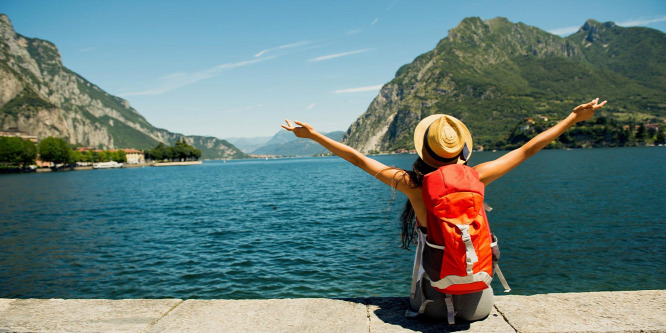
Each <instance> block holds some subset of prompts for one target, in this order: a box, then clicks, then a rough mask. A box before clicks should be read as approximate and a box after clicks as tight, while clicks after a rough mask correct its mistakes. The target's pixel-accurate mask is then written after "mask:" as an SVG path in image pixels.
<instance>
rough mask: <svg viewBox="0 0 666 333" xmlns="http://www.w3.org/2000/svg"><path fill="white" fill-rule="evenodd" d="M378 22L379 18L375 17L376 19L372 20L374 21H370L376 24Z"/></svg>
mask: <svg viewBox="0 0 666 333" xmlns="http://www.w3.org/2000/svg"><path fill="white" fill-rule="evenodd" d="M377 22H379V19H378V18H375V19H374V20H372V23H370V25H375V24H377Z"/></svg>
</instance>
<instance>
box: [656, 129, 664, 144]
mask: <svg viewBox="0 0 666 333" xmlns="http://www.w3.org/2000/svg"><path fill="white" fill-rule="evenodd" d="M654 143H655V144H658V145H663V144H666V135H664V129H662V128H660V129H658V130H657V137H656V138H655V139H654Z"/></svg>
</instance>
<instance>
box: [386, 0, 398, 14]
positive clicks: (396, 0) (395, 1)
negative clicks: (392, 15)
mask: <svg viewBox="0 0 666 333" xmlns="http://www.w3.org/2000/svg"><path fill="white" fill-rule="evenodd" d="M396 3H398V0H393V2H392V3H391V5H390V6H388V8H386V11H387V12H388V11H389V10H391V9H392V8H393V6H395V4H396Z"/></svg>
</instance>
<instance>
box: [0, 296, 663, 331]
mask: <svg viewBox="0 0 666 333" xmlns="http://www.w3.org/2000/svg"><path fill="white" fill-rule="evenodd" d="M408 304H409V300H408V298H406V297H358V298H340V299H335V298H286V299H264V300H252V299H248V300H205V299H189V300H182V299H120V300H108V299H7V298H4V299H3V298H0V332H5V331H9V332H62V331H67V332H91V331H99V332H184V331H196V332H364V333H366V332H450V331H467V332H666V290H639V291H614V292H584V293H559V294H540V295H532V296H520V295H509V296H507V295H499V296H495V305H494V308H493V310H492V312H491V313H490V315H489V316H488V317H487V318H485V319H483V320H480V321H476V322H472V323H469V322H461V321H457V322H456V324H454V325H447V324H445V323H442V322H432V321H426V320H415V319H407V318H405V316H404V312H405V310H406V309H407V307H408Z"/></svg>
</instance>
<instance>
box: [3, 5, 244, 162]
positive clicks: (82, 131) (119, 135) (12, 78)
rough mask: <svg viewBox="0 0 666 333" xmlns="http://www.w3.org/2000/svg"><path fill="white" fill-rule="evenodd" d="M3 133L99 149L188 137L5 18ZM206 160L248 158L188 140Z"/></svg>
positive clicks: (208, 140) (212, 142)
mask: <svg viewBox="0 0 666 333" xmlns="http://www.w3.org/2000/svg"><path fill="white" fill-rule="evenodd" d="M0 129H3V130H7V129H18V130H20V131H24V132H28V133H30V134H31V135H35V136H37V137H38V138H40V139H41V138H44V137H48V136H54V137H61V138H64V139H66V140H68V141H69V143H71V144H76V145H82V146H89V147H96V148H104V149H111V148H136V149H145V148H153V147H154V146H155V145H157V144H158V143H159V142H163V143H166V144H173V143H174V142H175V141H176V140H178V139H180V138H181V137H183V136H184V135H182V134H178V133H172V132H169V131H167V130H164V129H158V128H155V127H154V126H153V125H151V124H150V123H149V122H148V121H146V119H145V118H144V117H143V116H141V114H139V113H138V112H137V111H136V110H135V109H134V108H132V107H131V106H130V104H129V102H127V101H126V100H123V99H121V98H118V97H116V96H112V95H110V94H108V93H106V92H105V91H104V90H102V89H101V88H100V87H98V86H96V85H95V84H93V83H91V82H89V81H87V80H86V79H84V78H83V77H81V76H80V75H78V74H76V73H74V72H72V71H71V70H69V69H67V68H66V67H64V66H63V64H62V61H61V57H60V52H59V51H58V48H57V47H56V46H55V45H54V44H52V43H50V42H48V41H45V40H40V39H37V38H28V37H25V36H21V35H20V34H17V33H16V32H15V31H14V29H13V27H12V24H11V22H10V20H9V18H8V17H7V16H6V15H4V14H0ZM185 137H186V139H187V141H188V142H189V143H190V144H192V145H194V146H195V147H197V148H199V149H201V151H202V153H203V157H204V158H236V157H242V156H245V155H244V154H243V153H242V152H240V150H238V149H237V148H236V147H234V146H233V145H231V144H229V143H228V142H226V141H224V140H219V139H217V138H212V137H200V136H185Z"/></svg>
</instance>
